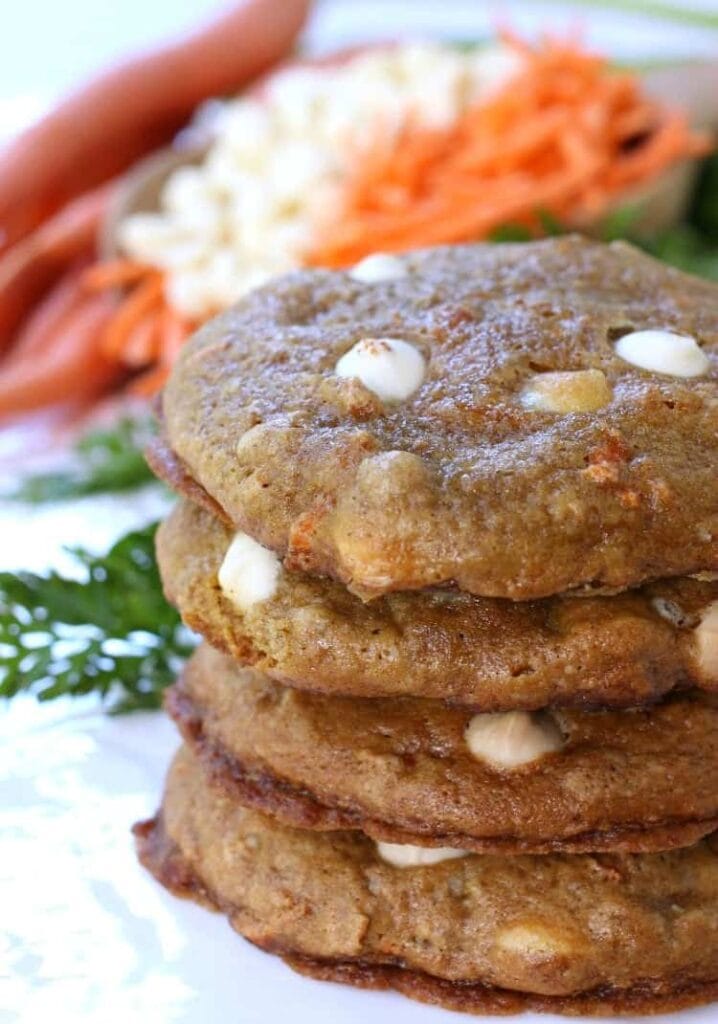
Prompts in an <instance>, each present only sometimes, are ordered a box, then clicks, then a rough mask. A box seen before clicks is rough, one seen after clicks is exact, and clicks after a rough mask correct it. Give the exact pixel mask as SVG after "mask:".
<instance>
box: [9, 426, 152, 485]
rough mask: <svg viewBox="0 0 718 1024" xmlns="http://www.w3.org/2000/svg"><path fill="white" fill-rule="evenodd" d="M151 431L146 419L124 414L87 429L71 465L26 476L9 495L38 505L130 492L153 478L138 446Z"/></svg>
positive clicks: (77, 445) (144, 441) (145, 441)
mask: <svg viewBox="0 0 718 1024" xmlns="http://www.w3.org/2000/svg"><path fill="white" fill-rule="evenodd" d="M152 430H153V428H152V423H151V421H150V420H149V419H140V420H137V419H132V418H131V417H124V418H123V419H121V420H119V421H118V422H117V423H116V424H114V425H113V426H112V427H108V428H105V429H98V430H91V431H89V432H88V433H87V434H85V435H84V436H83V437H81V438H80V439H79V441H77V443H76V444H75V446H74V449H73V455H74V458H75V463H74V465H73V466H72V467H71V468H69V469H67V470H62V471H58V472H53V473H40V474H38V475H36V476H31V477H28V478H27V479H26V480H24V481H23V482H22V483H21V484H20V486H19V488H18V489H17V490H16V491H14V492H13V494H11V495H9V497H11V498H12V499H14V500H17V501H27V502H31V503H32V504H40V503H43V502H49V501H63V500H66V499H68V498H80V497H83V496H85V495H88V494H107V493H112V492H118V491H130V490H134V489H135V488H137V487H141V486H142V485H143V484H147V483H150V482H151V481H153V480H154V479H155V478H154V477H153V475H152V471H151V470H150V467H149V466H148V465H147V463H146V462H145V458H144V456H143V454H142V449H143V448H144V446H145V444H146V443H147V441H148V440H149V438H150V436H151V434H152Z"/></svg>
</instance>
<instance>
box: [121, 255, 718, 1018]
mask: <svg viewBox="0 0 718 1024" xmlns="http://www.w3.org/2000/svg"><path fill="white" fill-rule="evenodd" d="M152 461H153V464H154V466H155V468H156V470H157V472H158V473H159V475H160V476H162V477H163V478H164V479H166V480H167V481H168V482H169V483H170V484H171V485H172V486H174V487H175V489H176V490H178V491H179V492H180V493H181V494H182V495H183V500H182V502H181V504H179V506H178V507H177V508H176V509H175V510H174V511H173V513H172V514H171V516H170V517H169V519H168V520H167V522H166V523H164V524H163V526H162V528H161V530H160V533H159V537H158V555H159V561H160V567H161V571H162V575H163V580H164V584H165V588H166V591H167V594H168V597H169V598H170V600H172V601H173V602H174V603H175V604H176V605H177V607H178V608H179V609H180V611H181V613H182V616H183V618H184V619H185V621H186V622H187V623H188V624H189V625H190V626H191V627H192V628H194V629H196V630H197V631H198V632H200V633H201V634H203V636H204V637H205V638H206V642H205V644H203V646H201V647H200V648H199V649H198V650H197V652H196V654H195V655H194V657H193V658H192V659H191V661H190V663H189V665H188V666H187V668H186V671H185V672H184V674H183V676H182V678H181V679H180V680H179V681H178V683H177V684H176V685H175V686H174V687H173V688H172V689H171V690H170V691H169V695H168V700H167V708H168V710H169V713H170V714H171V715H172V717H173V718H174V719H175V721H176V722H177V724H178V726H179V729H180V731H181V733H182V737H183V739H184V746H183V748H182V750H181V751H180V753H179V754H178V756H177V758H176V760H175V762H174V764H173V766H172V768H171V770H170V773H169V777H168V780H167V785H166V790H165V795H164V800H163V803H162V808H161V810H160V812H159V813H158V815H157V816H156V818H155V819H153V820H152V821H151V822H146V823H143V824H142V825H140V826H137V829H136V832H137V836H138V844H139V850H140V856H141V858H142V860H143V862H144V863H145V864H146V865H147V866H148V867H149V868H150V870H151V871H153V872H154V874H155V875H156V876H157V877H158V878H159V880H160V881H161V882H163V883H164V884H165V885H167V886H168V887H169V888H171V889H172V890H174V891H176V892H178V893H180V894H182V895H191V896H193V897H194V898H198V899H201V900H204V901H206V902H208V903H209V904H210V905H212V906H214V907H217V908H219V909H221V910H222V911H224V912H225V913H226V914H227V915H228V917H229V919H230V922H231V923H232V925H233V926H234V927H235V928H236V929H237V930H238V931H239V932H241V933H242V935H244V936H245V937H246V938H247V939H249V940H250V941H251V942H253V943H255V944H256V945H258V946H260V947H262V948H264V949H267V950H269V951H271V952H274V953H278V954H280V955H281V956H282V957H284V958H285V959H286V960H287V962H288V963H289V964H290V965H291V966H292V967H294V968H296V969H297V970H299V971H301V972H303V973H306V974H309V975H312V976H314V977H318V978H328V979H335V980H341V981H345V982H348V983H351V984H356V985H360V986H373V987H392V988H396V989H399V990H401V991H403V992H405V993H406V994H407V995H410V996H413V997H415V998H418V999H422V1000H426V1001H429V1002H433V1003H437V1004H440V1005H443V1006H446V1007H451V1008H453V1009H463V1010H467V1011H470V1012H510V1011H516V1010H520V1009H523V1008H529V1007H533V1008H536V1009H541V1010H549V1011H554V1012H565V1013H571V1014H576V1013H585V1014H593V1013H605V1014H610V1013H624V1012H625V1013H639V1012H640V1013H643V1012H652V1011H658V1010H667V1009H671V1008H676V1007H682V1006H687V1005H692V1004H694V1003H699V1002H706V1001H709V1000H711V999H713V998H718V833H716V832H715V830H716V829H718V700H717V698H716V696H715V694H716V693H717V692H718V582H717V581H716V570H717V569H718V475H717V473H718V289H717V288H716V287H715V286H713V285H711V284H709V283H707V282H705V281H700V280H697V279H693V278H690V277H687V276H685V275H682V274H680V273H679V272H677V271H674V270H671V269H668V268H666V267H665V266H663V265H662V264H659V263H657V262H655V261H653V260H651V259H649V258H648V257H646V256H644V255H641V254H640V253H638V252H637V251H636V250H634V249H632V248H631V247H630V246H627V245H624V244H614V245H610V246H604V245H601V244H599V243H594V242H589V241H586V240H583V239H580V238H577V237H567V238H561V239H551V240H548V241H544V242H537V243H531V244H524V245H485V246H465V247H449V248H442V249H435V250H427V251H423V252H418V253H414V254H410V255H407V256H402V257H395V256H380V255H377V256H374V257H370V258H369V259H368V260H365V261H364V262H363V263H361V264H359V265H358V266H356V267H355V268H354V269H353V270H351V271H349V272H347V273H337V272H323V271H306V272H304V271H303V272H299V273H296V274H292V275H290V276H288V277H285V278H282V279H280V280H277V281H275V282H273V283H272V284H270V285H269V286H267V287H265V288H263V289H261V290H259V291H257V292H255V293H254V294H252V295H250V296H249V297H248V298H247V299H246V300H244V301H243V302H242V303H241V304H240V305H238V306H237V307H235V308H234V309H233V310H231V311H230V312H229V313H227V314H225V315H223V316H222V317H220V318H218V319H217V320H215V321H213V322H212V323H210V324H209V325H208V326H206V327H205V328H203V329H202V330H201V331H200V332H199V333H198V334H197V335H196V336H195V338H194V339H193V340H192V341H191V342H190V344H189V345H188V346H187V348H186V349H185V350H184V352H183V354H182V356H181V358H180V360H179V363H178V365H177V366H176V368H175V370H174V372H173V375H172V378H171V380H170V382H169V385H168V387H167V389H166V391H165V394H164V399H163V432H162V435H161V438H160V440H159V441H158V443H157V444H156V446H155V448H154V450H153V452H152ZM210 645H211V646H210ZM712 833H715V834H714V835H711V834H712Z"/></svg>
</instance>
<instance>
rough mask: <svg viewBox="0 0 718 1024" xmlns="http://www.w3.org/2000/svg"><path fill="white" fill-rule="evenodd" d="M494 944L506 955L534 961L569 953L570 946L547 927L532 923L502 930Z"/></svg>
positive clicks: (515, 925)
mask: <svg viewBox="0 0 718 1024" xmlns="http://www.w3.org/2000/svg"><path fill="white" fill-rule="evenodd" d="M496 944H497V946H498V947H499V949H501V950H503V951H505V952H507V953H516V954H518V955H519V956H529V957H533V958H534V959H543V958H547V957H548V958H550V957H554V956H558V955H560V954H565V953H568V952H570V951H571V946H570V944H568V943H566V941H565V940H564V938H563V937H562V936H561V935H560V934H558V933H557V932H555V931H554V930H553V929H551V928H549V927H548V926H547V925H544V924H542V923H538V922H533V921H532V922H531V923H530V924H514V925H510V926H509V927H508V928H504V929H502V931H500V932H499V933H498V935H497V938H496Z"/></svg>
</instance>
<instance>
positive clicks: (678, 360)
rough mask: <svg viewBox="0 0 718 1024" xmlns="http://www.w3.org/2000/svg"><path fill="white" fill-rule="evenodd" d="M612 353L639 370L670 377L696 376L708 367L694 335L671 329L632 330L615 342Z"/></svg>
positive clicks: (704, 371)
mask: <svg viewBox="0 0 718 1024" xmlns="http://www.w3.org/2000/svg"><path fill="white" fill-rule="evenodd" d="M616 355H618V356H620V357H621V359H624V360H625V361H626V362H627V363H631V364H632V365H633V366H638V367H640V368H641V369H642V370H652V371H653V372H654V373H665V374H667V375H668V376H671V377H700V376H701V375H702V374H704V373H707V372H708V370H709V369H710V362H709V361H708V356H707V355H706V354H705V352H704V351H703V349H702V348H701V347H700V346H699V345H698V343H697V341H696V340H695V338H690V337H688V336H687V335H685V334H674V333H673V332H672V331H632V332H631V333H630V334H624V336H623V337H622V338H619V340H618V341H617V342H616Z"/></svg>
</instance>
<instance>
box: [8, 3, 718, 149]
mask: <svg viewBox="0 0 718 1024" xmlns="http://www.w3.org/2000/svg"><path fill="white" fill-rule="evenodd" d="M227 6H229V5H228V3H227V0H153V2H150V3H148V2H147V0H103V2H102V3H101V4H99V5H98V4H97V3H96V2H94V3H93V2H90V0H64V2H63V3H56V2H55V0H24V2H23V3H20V4H15V5H13V11H12V17H11V18H9V19H7V20H6V21H5V23H4V26H3V32H2V34H0V133H2V135H5V136H7V134H8V133H10V132H11V131H13V130H14V129H16V128H17V127H19V126H20V125H22V124H23V123H24V122H26V121H27V120H30V119H31V118H32V117H34V116H36V115H37V113H39V112H40V111H41V110H42V109H43V107H45V106H47V104H48V103H50V102H52V100H53V99H55V98H57V97H58V96H59V95H61V94H62V93H63V92H65V91H67V89H69V88H71V87H72V86H73V85H75V84H76V83H78V82H80V81H81V80H82V79H83V78H85V77H87V75H89V74H91V73H92V72H93V71H95V70H97V69H98V68H101V67H103V66H104V65H106V64H107V63H108V62H109V61H112V60H113V59H115V58H117V57H120V56H122V55H123V54H126V53H128V52H129V51H131V50H134V49H137V48H142V47H145V46H151V45H152V44H154V43H157V42H159V41H161V40H164V39H168V38H171V37H172V36H173V35H175V34H177V33H181V32H182V31H183V30H185V29H188V28H189V27H191V26H192V25H194V24H196V23H197V22H199V21H201V20H202V18H203V17H206V16H208V15H212V14H214V13H216V12H217V11H220V10H222V9H223V8H225V7H227ZM276 7H277V17H281V11H282V0H276ZM501 19H505V20H507V21H509V22H510V23H511V24H512V25H513V26H514V27H515V28H517V29H520V30H528V31H534V30H536V29H541V28H548V27H552V26H553V27H563V26H565V25H566V23H567V21H572V22H574V23H575V24H577V25H581V26H583V28H584V30H585V32H586V38H587V39H588V41H589V42H591V43H592V44H594V45H596V46H598V47H599V48H602V49H608V50H610V51H611V52H612V53H613V54H614V55H615V56H617V57H627V58H628V57H635V56H636V55H640V56H643V57H646V58H649V57H665V56H686V57H698V56H703V57H710V56H713V55H714V56H716V59H718V0H689V2H685V0H674V2H673V3H662V2H652V0H646V2H641V0H613V2H609V3H601V2H591V0H590V2H588V3H586V2H583V3H582V2H578V3H538V2H533V0H522V2H521V0H520V2H513V3H512V2H508V3H507V2H501V3H499V2H495V0H443V2H442V3H441V17H440V19H439V18H437V4H436V3H435V2H433V0H318V2H317V3H316V12H315V17H314V21H313V24H312V25H311V26H310V28H309V31H308V33H307V34H308V38H309V41H310V42H311V43H312V44H314V45H316V46H317V47H320V48H325V47H333V46H336V45H340V44H341V43H342V42H345V41H351V40H354V39H357V38H358V37H361V38H381V37H386V35H387V33H389V34H391V33H396V32H398V31H403V30H407V29H408V30H410V31H411V32H412V33H415V34H416V33H419V34H420V33H421V32H422V31H426V32H431V33H432V34H436V32H437V28H439V29H440V31H442V32H443V33H445V34H446V35H447V36H449V37H451V36H454V37H461V36H465V35H466V34H467V33H468V34H471V35H472V37H474V38H476V37H477V36H480V35H482V34H488V32H489V31H490V29H491V26H492V25H494V24H496V22H497V20H501ZM667 22H669V23H670V24H671V25H672V28H671V31H670V32H666V23H667ZM711 22H712V29H713V30H712V31H711V30H710V29H711ZM707 30H708V31H707Z"/></svg>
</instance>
